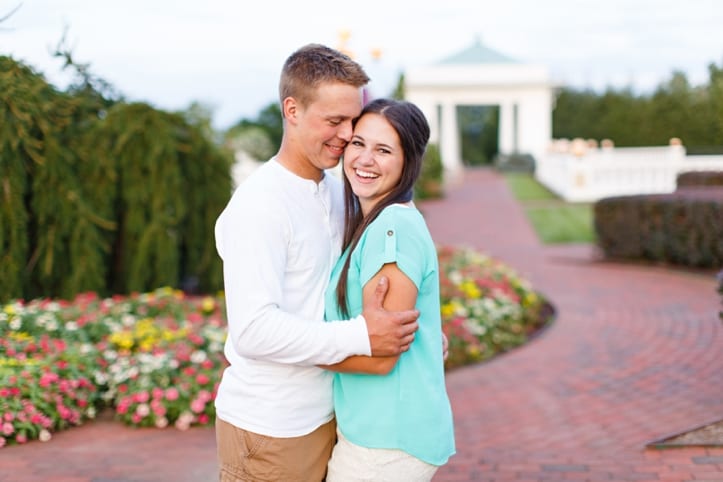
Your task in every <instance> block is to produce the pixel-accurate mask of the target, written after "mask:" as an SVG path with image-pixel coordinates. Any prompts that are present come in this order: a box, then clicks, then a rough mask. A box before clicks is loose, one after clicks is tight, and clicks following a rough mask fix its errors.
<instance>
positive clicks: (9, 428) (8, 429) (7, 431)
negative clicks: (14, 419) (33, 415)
mask: <svg viewBox="0 0 723 482" xmlns="http://www.w3.org/2000/svg"><path fill="white" fill-rule="evenodd" d="M2 431H3V435H5V436H8V435H11V434H12V433H13V432H15V427H13V424H12V423H10V422H5V423H4V424H3V429H2Z"/></svg>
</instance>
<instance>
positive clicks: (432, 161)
mask: <svg viewBox="0 0 723 482" xmlns="http://www.w3.org/2000/svg"><path fill="white" fill-rule="evenodd" d="M443 176H444V167H443V166H442V156H441V155H440V153H439V147H438V146H437V145H436V144H429V145H428V146H427V150H426V152H425V153H424V159H423V160H422V171H421V173H420V174H419V179H417V183H416V184H415V185H414V195H415V197H416V198H417V199H434V198H439V197H442V195H443V190H442V182H443Z"/></svg>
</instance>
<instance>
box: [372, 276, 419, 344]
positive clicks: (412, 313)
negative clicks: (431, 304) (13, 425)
mask: <svg viewBox="0 0 723 482" xmlns="http://www.w3.org/2000/svg"><path fill="white" fill-rule="evenodd" d="M388 290H389V280H388V279H387V277H386V276H382V277H381V278H380V279H379V283H377V285H376V288H375V290H374V296H372V297H371V298H370V299H368V300H367V299H366V297H365V302H364V307H363V310H362V315H363V316H364V319H365V320H366V323H367V331H368V332H369V343H370V345H371V348H372V356H397V355H399V354H400V353H403V352H405V351H407V350H409V346H410V345H411V344H412V342H413V341H414V332H415V331H417V328H419V324H418V323H417V318H419V311H417V310H407V311H387V310H385V309H384V307H383V303H384V298H385V297H386V295H387V291H388Z"/></svg>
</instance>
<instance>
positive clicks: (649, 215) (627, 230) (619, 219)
mask: <svg viewBox="0 0 723 482" xmlns="http://www.w3.org/2000/svg"><path fill="white" fill-rule="evenodd" d="M594 215H595V221H594V225H595V232H596V234H597V243H598V245H599V247H600V248H601V249H602V251H603V253H604V254H605V256H606V257H608V258H626V259H645V260H650V261H658V262H665V263H671V264H679V265H685V266H691V267H700V268H719V267H721V266H723V188H720V187H698V188H695V189H684V190H681V191H676V192H675V193H672V194H658V195H640V196H619V197H611V198H605V199H602V200H600V201H598V202H597V203H595V205H594Z"/></svg>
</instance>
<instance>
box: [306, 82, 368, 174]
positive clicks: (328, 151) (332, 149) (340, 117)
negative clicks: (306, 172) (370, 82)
mask: <svg viewBox="0 0 723 482" xmlns="http://www.w3.org/2000/svg"><path fill="white" fill-rule="evenodd" d="M361 109H362V91H361V89H359V88H357V87H353V86H351V85H347V84H342V83H329V84H322V85H320V86H319V87H318V88H317V90H316V98H315V100H313V101H312V102H311V103H309V105H307V106H306V107H301V106H298V108H297V109H296V116H295V120H296V123H295V127H296V129H295V133H296V135H295V136H294V137H295V140H296V143H297V146H298V147H299V151H300V152H299V154H300V155H301V156H303V158H304V163H305V164H306V165H307V167H308V168H309V169H310V170H314V169H315V170H318V171H321V170H324V169H330V168H333V167H335V166H336V165H337V164H338V163H339V159H340V158H341V156H342V154H343V153H344V148H345V147H346V145H347V144H348V143H349V141H350V140H351V135H352V125H351V122H352V119H355V118H356V117H358V116H359V114H360V113H361Z"/></svg>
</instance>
